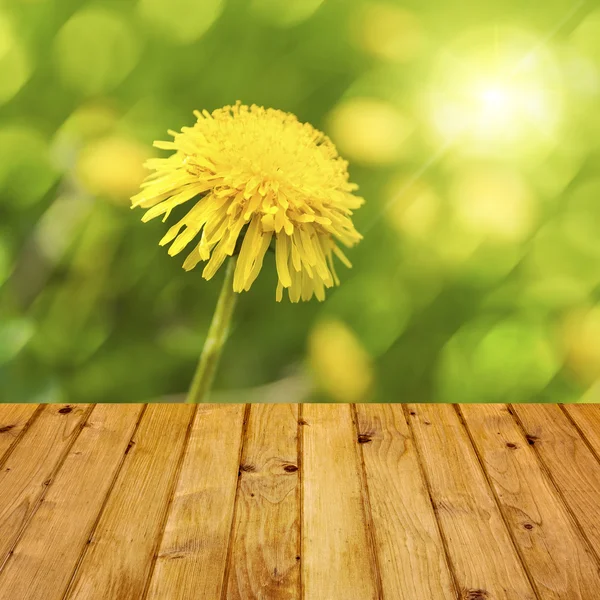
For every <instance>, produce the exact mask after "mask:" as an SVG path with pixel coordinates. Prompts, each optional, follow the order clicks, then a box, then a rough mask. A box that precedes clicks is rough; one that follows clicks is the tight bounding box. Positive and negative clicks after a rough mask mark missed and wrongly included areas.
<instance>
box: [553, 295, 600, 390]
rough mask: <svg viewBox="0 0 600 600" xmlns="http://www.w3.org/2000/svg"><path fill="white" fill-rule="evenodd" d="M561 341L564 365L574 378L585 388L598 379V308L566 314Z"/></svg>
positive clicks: (599, 349) (599, 352)
mask: <svg viewBox="0 0 600 600" xmlns="http://www.w3.org/2000/svg"><path fill="white" fill-rule="evenodd" d="M562 340H563V345H564V350H565V364H566V366H567V368H568V369H569V370H570V371H571V373H572V374H573V375H574V376H575V378H576V379H577V380H578V381H579V382H580V383H582V384H584V385H586V386H588V385H591V384H592V383H593V382H594V381H596V380H597V379H598V378H600V307H599V306H595V307H593V308H591V309H589V310H584V309H579V310H576V311H573V312H571V313H570V314H568V315H567V316H566V317H565V320H564V323H563V327H562Z"/></svg>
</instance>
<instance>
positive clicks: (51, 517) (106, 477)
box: [0, 404, 142, 600]
mask: <svg viewBox="0 0 600 600" xmlns="http://www.w3.org/2000/svg"><path fill="white" fill-rule="evenodd" d="M141 410H142V405H140V404H137V405H135V404H125V405H123V404H120V405H119V404H100V405H97V406H96V407H95V408H94V410H93V411H92V413H91V415H90V417H89V418H88V420H87V423H86V426H85V427H84V429H83V431H82V432H81V434H80V435H79V437H78V438H77V440H76V442H75V443H74V444H73V447H72V448H71V450H70V452H69V454H68V455H67V457H66V459H65V461H64V463H63V466H62V468H61V470H60V471H59V472H58V474H57V475H56V478H55V480H54V482H53V483H52V486H51V487H50V488H49V490H48V493H47V494H46V496H45V497H44V501H43V503H42V504H41V505H40V508H39V509H38V510H37V512H36V513H35V515H34V516H33V518H32V519H31V521H30V523H29V525H28V527H27V529H26V530H25V532H24V534H23V536H22V538H21V539H20V540H19V542H18V544H17V546H16V548H15V550H14V553H13V554H12V556H11V557H10V560H9V561H8V562H7V563H6V565H5V568H4V570H3V571H2V572H1V573H0V600H21V599H22V600H60V599H61V598H62V597H63V594H64V592H65V589H66V587H67V585H68V583H69V578H70V576H71V574H72V573H73V570H74V569H75V566H76V564H77V560H78V559H79V556H80V554H81V552H82V550H83V547H84V545H85V543H86V541H87V539H88V536H89V534H90V531H91V528H92V526H93V524H94V521H95V520H96V517H97V515H98V513H99V512H100V509H101V507H102V504H103V502H104V499H105V497H106V494H107V492H108V490H109V488H110V485H111V483H112V481H113V479H114V476H115V474H116V472H117V470H118V468H119V466H120V464H121V461H122V457H123V455H124V452H126V449H127V444H128V442H129V440H130V439H131V435H132V434H133V430H134V428H135V425H136V422H137V420H138V416H139V414H140V412H141Z"/></svg>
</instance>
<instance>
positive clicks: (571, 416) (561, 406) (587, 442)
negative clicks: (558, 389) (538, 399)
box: [558, 404, 600, 463]
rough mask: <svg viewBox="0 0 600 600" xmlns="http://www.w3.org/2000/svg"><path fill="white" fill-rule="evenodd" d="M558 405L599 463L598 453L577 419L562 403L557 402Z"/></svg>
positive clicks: (599, 456)
mask: <svg viewBox="0 0 600 600" xmlns="http://www.w3.org/2000/svg"><path fill="white" fill-rule="evenodd" d="M558 407H559V408H560V409H561V410H562V412H563V413H564V414H565V415H566V417H567V419H568V420H569V422H570V423H571V425H573V427H575V430H576V431H577V433H578V434H579V437H580V438H581V439H582V440H583V443H584V444H585V445H586V446H587V448H588V450H589V451H590V452H591V453H592V456H593V457H594V458H595V459H596V461H597V462H598V463H600V454H598V452H596V449H595V448H594V446H593V445H592V444H591V442H590V441H589V440H588V439H587V436H586V435H585V433H584V432H583V429H581V427H580V426H579V424H578V423H577V421H576V420H575V419H574V418H573V415H571V413H570V412H569V411H568V410H567V408H566V407H565V405H564V404H559V405H558Z"/></svg>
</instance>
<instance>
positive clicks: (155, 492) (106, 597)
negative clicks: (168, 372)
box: [66, 404, 194, 600]
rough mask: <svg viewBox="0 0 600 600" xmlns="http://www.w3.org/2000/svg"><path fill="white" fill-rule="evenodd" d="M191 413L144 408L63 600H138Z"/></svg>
mask: <svg viewBox="0 0 600 600" xmlns="http://www.w3.org/2000/svg"><path fill="white" fill-rule="evenodd" d="M193 409H194V406H192V405H186V404H170V405H169V404H152V405H149V406H148V409H147V410H146V412H145V413H144V416H143V418H142V421H141V423H140V425H139V427H138V430H137V432H136V434H135V436H134V438H133V445H132V446H131V449H130V451H129V453H128V455H127V457H126V459H125V461H124V463H123V467H122V468H121V472H120V473H119V476H118V478H117V481H116V482H115V486H114V488H113V491H112V493H111V495H110V497H109V499H108V502H107V503H106V506H105V508H104V512H103V513H102V516H101V518H100V521H99V522H98V526H97V527H96V530H95V532H94V533H93V536H92V538H91V541H90V543H89V544H88V546H87V551H86V552H85V554H84V556H83V559H82V561H81V564H80V566H79V568H78V570H77V572H76V574H75V577H74V581H73V583H72V585H71V586H70V589H69V592H68V593H67V595H66V598H70V599H74V598H77V599H78V600H139V599H140V598H141V597H142V595H143V593H144V589H145V586H146V582H147V579H148V576H149V574H150V570H151V566H152V559H153V557H154V553H155V551H156V550H157V549H158V544H159V542H160V539H159V538H160V535H161V533H162V530H163V527H164V520H165V517H166V511H167V509H168V504H169V499H170V497H171V493H172V490H173V486H174V483H175V482H174V479H175V476H176V473H177V470H178V466H179V464H180V458H181V456H182V452H183V446H184V442H185V440H186V438H187V432H188V426H189V425H190V424H191V423H190V421H191V418H192V415H193Z"/></svg>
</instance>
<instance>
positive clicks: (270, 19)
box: [250, 0, 323, 27]
mask: <svg viewBox="0 0 600 600" xmlns="http://www.w3.org/2000/svg"><path fill="white" fill-rule="evenodd" d="M321 4H323V0H252V2H251V4H250V7H251V10H252V12H253V13H254V14H255V15H256V16H257V17H259V18H260V19H261V20H263V21H265V22H267V23H269V24H271V25H275V26H277V27H291V26H293V25H297V24H298V23H301V22H302V21H306V19H308V18H310V17H312V15H313V14H314V13H315V12H316V11H317V9H318V8H319V6H321Z"/></svg>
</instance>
